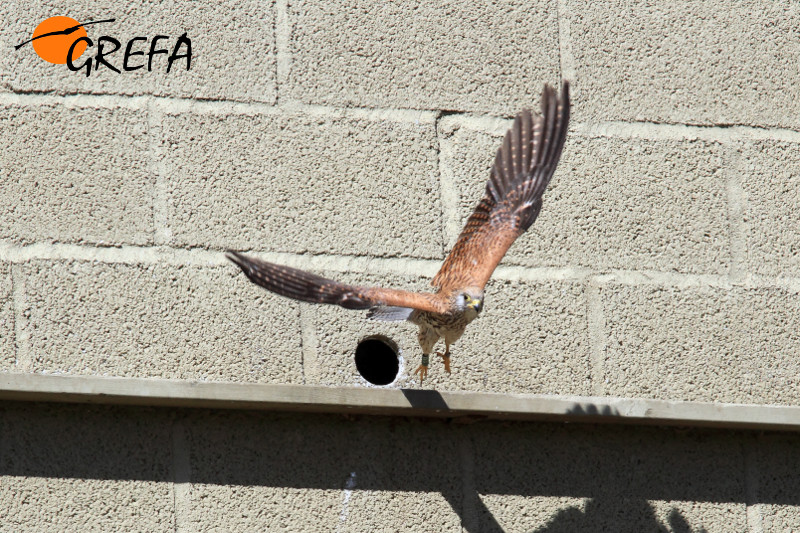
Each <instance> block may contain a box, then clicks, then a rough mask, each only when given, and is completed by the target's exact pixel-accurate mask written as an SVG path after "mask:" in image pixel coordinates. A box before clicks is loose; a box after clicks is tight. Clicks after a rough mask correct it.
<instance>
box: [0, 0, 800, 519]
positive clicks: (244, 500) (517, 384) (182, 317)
mask: <svg viewBox="0 0 800 533" xmlns="http://www.w3.org/2000/svg"><path fill="white" fill-rule="evenodd" d="M54 15H68V16H71V17H72V18H75V19H77V20H79V21H90V20H98V19H103V18H115V19H116V20H115V21H114V22H113V23H107V24H101V25H97V26H89V27H87V32H88V34H89V36H90V37H91V38H93V39H95V40H97V39H98V38H99V36H101V35H110V36H114V37H115V38H117V39H118V40H119V41H120V42H121V43H122V47H123V49H124V47H125V45H126V44H127V42H128V41H129V39H131V38H132V37H135V36H146V37H147V39H148V40H147V41H146V42H145V43H144V44H142V43H141V42H140V44H139V45H138V46H139V47H140V49H143V50H147V48H148V47H149V43H150V40H152V37H153V36H155V35H156V34H162V35H166V36H169V40H167V41H164V42H163V43H164V44H165V47H166V48H168V49H169V48H171V46H172V44H173V43H174V42H175V39H176V38H177V37H178V36H179V35H180V34H181V33H183V32H186V33H187V35H188V36H190V37H191V39H192V46H193V61H192V68H191V70H190V71H188V72H187V71H185V70H184V68H182V67H183V65H182V64H181V63H180V62H179V63H177V65H178V68H177V69H176V68H175V67H173V70H172V71H171V72H170V73H166V72H165V65H166V56H165V55H157V56H155V57H154V65H153V70H152V71H148V69H146V68H143V69H139V70H137V71H134V72H122V73H120V74H117V73H115V72H112V71H110V70H108V69H104V68H103V67H101V68H100V70H97V71H96V72H92V74H91V75H90V76H89V77H86V76H85V75H84V74H83V73H82V72H70V71H69V70H68V69H67V68H66V67H65V66H63V65H52V64H49V63H46V62H44V61H42V60H41V59H40V58H39V57H38V56H37V55H36V54H35V53H34V51H33V49H32V47H31V45H30V44H28V45H26V46H24V47H22V48H21V49H20V50H14V45H16V44H18V43H20V42H22V41H25V40H27V39H29V38H30V36H31V33H32V31H33V29H34V28H35V27H36V25H37V24H38V23H39V22H41V21H42V20H44V19H45V18H47V17H49V16H54ZM0 28H3V29H2V31H1V32H0V46H2V48H3V50H5V51H6V53H4V54H3V57H2V59H0V371H2V372H12V373H13V372H40V373H61V374H93V375H109V376H138V377H151V378H173V379H189V380H232V381H250V382H270V383H306V384H313V385H345V386H348V385H349V386H365V385H367V383H366V382H365V381H364V379H363V378H361V377H360V376H359V374H358V372H357V371H356V369H355V366H354V362H353V352H354V349H355V346H356V344H357V343H358V341H359V340H360V339H362V338H364V337H365V336H368V335H374V334H383V335H386V336H389V337H390V338H392V339H394V340H395V341H396V342H397V343H398V345H399V347H400V349H401V358H402V360H401V374H400V376H399V377H398V379H397V380H396V381H395V382H394V383H393V384H392V385H390V386H393V387H401V386H403V387H414V386H417V385H416V384H415V381H414V380H413V376H412V371H413V368H415V367H416V365H417V364H418V358H419V351H418V347H417V345H416V340H415V333H414V331H413V330H412V328H411V327H409V326H407V325H404V324H399V325H395V324H380V323H373V322H367V321H365V320H363V318H362V317H361V316H359V313H354V312H348V311H345V310H342V309H338V308H337V309H332V308H325V309H320V308H316V307H313V306H308V305H305V304H297V303H294V302H290V301H287V300H285V299H281V298H278V297H275V296H273V295H270V294H267V293H266V292H264V291H262V290H260V289H258V288H257V287H255V286H253V285H251V284H249V283H247V282H246V280H244V278H243V276H241V275H240V274H238V272H237V270H236V269H235V267H233V266H232V265H230V264H228V263H227V262H226V261H225V260H224V259H223V257H222V253H221V252H222V251H223V250H224V249H225V248H228V247H231V248H235V249H240V250H249V251H252V252H253V253H257V254H260V255H261V256H262V257H265V258H268V259H272V260H275V261H279V262H283V263H286V264H289V265H292V266H296V267H301V268H307V269H310V270H313V271H316V272H319V273H322V274H324V275H326V276H329V277H338V278H341V279H343V280H347V281H353V282H360V283H383V282H389V283H391V284H393V285H395V286H400V287H407V288H417V289H422V288H424V287H425V285H426V283H427V279H429V278H430V277H431V276H432V275H433V274H434V273H435V272H436V270H437V267H438V264H439V262H440V261H441V259H442V258H443V257H444V255H445V254H446V252H447V251H448V250H449V248H450V246H452V244H453V243H454V242H455V239H456V237H457V235H458V232H459V230H460V227H461V224H462V223H463V221H464V220H465V218H466V217H467V216H468V215H469V212H470V210H471V208H472V207H473V205H474V204H475V203H476V202H477V200H478V197H479V196H480V194H481V192H482V189H483V186H484V182H485V180H486V178H487V177H488V168H489V165H490V163H491V161H492V158H493V155H494V151H495V150H496V148H497V146H498V145H499V143H500V139H501V136H502V135H503V133H504V132H505V129H506V128H507V127H508V126H509V124H510V121H509V120H508V119H509V118H510V117H511V116H513V114H514V113H516V112H517V111H518V110H519V109H520V108H521V107H523V106H537V105H538V99H539V93H540V91H541V87H542V85H543V83H545V82H549V83H551V84H553V83H557V82H558V80H559V79H560V78H562V77H564V78H567V79H570V80H571V82H572V87H573V96H574V100H573V102H574V105H573V117H574V118H573V122H572V126H571V129H570V134H569V137H568V140H567V144H566V147H565V151H564V156H563V158H562V161H561V164H560V167H559V169H558V171H557V173H556V176H555V178H554V181H553V183H552V186H551V188H550V190H549V191H548V192H547V194H546V196H545V205H544V208H543V211H542V214H541V216H540V218H539V220H538V221H537V222H536V224H535V225H534V226H533V228H532V229H531V231H530V232H529V233H528V234H526V235H525V236H523V237H522V238H521V239H520V240H519V241H518V242H517V243H516V244H515V245H514V247H513V248H512V249H511V251H510V253H509V254H508V256H507V257H506V259H505V261H504V262H503V264H502V265H501V267H500V268H499V269H498V271H497V273H496V275H495V279H494V280H493V281H492V282H491V284H490V285H489V287H488V294H487V306H486V310H485V313H484V315H483V316H482V317H481V318H480V319H478V320H477V321H476V322H474V323H473V324H472V325H471V326H470V328H469V329H468V330H467V333H466V334H465V336H464V337H463V338H462V340H461V341H459V343H457V344H456V345H455V347H454V358H453V368H454V372H453V374H452V375H449V376H448V375H446V374H444V372H442V368H441V366H439V365H435V366H434V367H433V368H432V372H431V374H430V378H431V379H430V381H429V382H427V383H426V385H427V386H431V387H436V388H439V389H449V390H476V391H496V392H529V393H548V394H595V395H613V396H630V397H648V398H662V399H674V400H703V401H712V402H715V401H716V402H749V403H777V404H792V405H797V404H800V385H799V383H800V378H798V376H800V364H798V362H797V355H798V352H800V333H798V331H800V224H797V213H798V205H800V193H798V191H800V155H798V154H800V121H799V120H798V116H800V92H798V89H797V87H798V86H800V68H798V66H797V57H798V56H800V4H798V3H797V2H794V1H790V0H783V1H776V2H767V1H765V0H760V1H749V2H739V1H736V2H734V1H728V0H716V1H714V2H695V1H688V0H687V1H678V2H676V1H672V2H666V1H661V2H655V3H654V2H641V1H633V2H621V1H615V0H608V1H603V2H593V3H590V4H587V3H585V2H575V1H573V0H538V1H535V2H498V3H494V2H483V1H481V2H476V1H474V0H470V1H457V2H448V3H442V4H437V5H435V6H433V5H417V4H416V3H414V2H370V1H363V2H361V1H354V2H336V1H328V2H305V1H298V2H295V1H286V0H278V1H277V2H275V3H271V2H256V1H243V2H240V1H232V0H225V1H221V2H211V3H209V2H206V3H203V2H200V3H197V2H188V1H177V2H155V3H154V2H144V1H141V2H138V1H127V2H123V3H119V2H101V3H98V2H84V1H81V0H65V1H59V2H56V1H48V2H15V1H12V2H3V3H2V4H0ZM94 52H95V49H94V48H90V49H89V51H88V52H86V56H88V55H90V54H93V53H94ZM111 57H112V58H113V59H112V62H113V63H114V64H116V65H117V66H119V65H120V64H121V63H122V51H119V52H117V55H115V56H111ZM141 57H142V56H139V58H137V60H136V61H137V62H139V61H142V59H141ZM144 57H145V59H144V61H146V56H144ZM84 413H85V408H79V407H74V408H72V407H70V408H50V407H44V406H40V407H26V406H13V407H9V408H8V409H5V410H3V418H2V420H0V428H2V433H0V474H2V475H3V476H4V477H3V478H2V480H3V481H2V483H0V500H2V506H0V508H2V509H4V510H3V511H0V530H3V531H21V530H31V531H34V530H36V531H38V530H46V529H52V530H65V529H71V530H76V531H89V530H97V531H104V530H105V531H107V530H113V529H124V530H142V531H156V530H160V529H168V530H171V531H172V530H175V529H177V530H179V531H204V530H221V529H231V528H232V529H236V530H241V531H249V530H263V529H265V528H266V529H273V530H280V529H293V530H303V531H312V530H319V531H331V530H334V529H337V528H339V529H340V530H352V531H367V530H380V529H381V528H383V529H386V530H392V531H394V530H399V529H403V528H405V529H407V530H409V531H424V530H431V531H458V530H459V528H463V530H465V531H470V532H472V531H494V530H500V529H506V530H513V531H595V530H597V529H601V527H606V528H609V529H613V530H620V531H621V530H625V528H628V529H629V530H631V531H642V530H657V529H658V528H662V529H661V530H664V531H688V530H693V531H700V530H706V531H752V532H762V531H788V530H793V529H798V528H800V507H798V505H800V501H798V497H797V494H800V490H798V489H800V487H798V486H797V481H796V479H797V478H796V477H791V476H789V475H788V474H787V472H792V471H795V472H796V468H793V467H787V466H786V465H787V462H788V464H790V465H794V466H795V467H797V466H798V465H797V464H796V463H797V460H796V458H794V457H796V453H795V454H793V453H792V452H791V450H792V447H793V446H795V449H796V445H797V442H796V439H793V438H792V437H779V436H775V437H772V436H769V437H754V436H750V435H745V434H727V433H722V432H706V433H698V434H694V433H690V434H688V435H687V434H682V433H678V432H674V431H661V430H641V429H635V428H629V429H625V430H624V431H621V432H620V431H617V430H604V429H597V430H596V429H592V428H588V427H583V428H563V427H557V426H548V425H524V424H518V425H510V426H507V427H506V426H500V425H498V426H496V427H494V426H493V427H491V428H490V427H488V426H476V427H475V428H474V429H471V428H450V427H447V426H439V425H436V424H434V423H430V424H428V423H421V424H419V425H415V424H412V423H408V422H404V421H386V420H381V419H369V418H367V419H362V420H359V421H357V422H353V423H352V424H350V423H348V422H345V421H341V420H338V419H335V418H331V417H327V418H326V417H320V418H314V417H311V418H309V419H306V418H304V417H294V418H292V417H289V418H281V417H269V416H263V417H262V416H255V415H252V416H251V415H248V414H235V415H233V418H232V420H234V422H231V421H230V420H227V419H226V418H227V417H229V416H231V415H230V414H228V413H226V414H217V413H208V412H201V411H198V412H196V413H192V414H186V413H177V412H172V413H171V412H166V411H148V410H140V411H136V410H97V411H91V413H90V414H88V415H86V416H84ZM65 417H66V418H65ZM176 421H177V422H176ZM34 422H36V423H34ZM176 424H177V425H176ZM348 424H350V425H348ZM76 428H77V429H76ZM76 431H80V432H81V433H80V434H79V433H75V432H76ZM83 434H88V435H91V436H92V437H93V438H94V439H96V440H98V441H104V442H105V445H103V446H98V447H97V448H92V447H88V448H87V447H86V446H85V443H84V441H82V440H81V437H82V435H83ZM71 435H73V436H71ZM326 435H328V436H329V437H330V439H328V437H326ZM398 436H402V437H403V439H399V438H398ZM498 438H502V439H503V440H504V442H507V443H508V444H507V445H506V444H504V445H503V446H500V447H498V446H497V445H496V442H495V441H496V439H498ZM65 439H66V441H65ZM70 439H71V440H70ZM405 439H407V440H405ZM493 439H494V440H493ZM328 440H330V442H328ZM62 443H64V446H63V448H62V447H60V445H61V444H62ZM326 446H327V447H326ZM110 450H111V451H110ZM170 450H171V452H170ZM298 450H308V451H307V452H304V451H298ZM354 450H355V451H354ZM167 452H170V453H167ZM117 453H118V454H119V456H117V455H114V454H117ZM222 457H224V458H227V459H226V460H225V461H223V460H222V459H221V458H222ZM311 457H314V458H320V457H323V458H324V459H323V460H322V464H321V465H319V466H314V467H313V468H304V467H299V468H294V467H293V466H290V465H295V464H300V465H303V464H306V465H308V464H310V463H307V461H308V458H311ZM376 457H377V458H378V459H377V460H375V458H376ZM120 458H124V460H122V461H120ZM373 460H375V462H374V463H373V462H372V461H373ZM120 462H121V463H122V464H119V463H120ZM275 465H279V466H277V467H275V468H273V467H274V466H275ZM540 467H541V468H543V469H544V471H542V470H541V469H540ZM351 474H352V476H351ZM602 479H610V481H609V482H608V484H607V485H605V484H603V483H601V481H600V480H602ZM59 502H61V503H59ZM64 502H66V503H64ZM134 502H135V503H134Z"/></svg>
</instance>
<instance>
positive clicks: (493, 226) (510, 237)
mask: <svg viewBox="0 0 800 533" xmlns="http://www.w3.org/2000/svg"><path fill="white" fill-rule="evenodd" d="M568 125H569V84H568V83H567V82H566V81H565V82H564V84H563V86H562V89H561V97H560V98H558V97H556V94H555V91H554V90H553V88H551V87H550V86H549V85H545V87H544V92H543V93H542V115H541V116H540V117H536V118H533V117H532V116H531V112H530V111H528V110H525V111H523V112H522V113H520V114H519V115H517V118H516V119H515V120H514V124H513V126H511V129H509V130H508V133H506V137H505V140H504V141H503V145H502V146H501V147H500V148H499V149H498V150H497V156H496V157H495V161H494V166H493V167H492V171H491V176H490V178H489V181H488V182H487V183H486V194H485V195H484V196H483V198H482V199H481V201H480V203H478V207H476V208H475V211H474V212H473V213H472V215H471V216H470V217H469V219H468V220H467V224H466V226H464V229H463V230H462V232H461V235H460V236H459V237H458V241H456V245H455V246H454V247H453V250H452V251H451V252H450V255H448V256H447V259H445V261H444V264H443V265H442V268H441V269H440V270H439V273H438V274H436V277H435V278H433V281H432V282H431V284H432V285H434V286H437V287H440V288H441V289H442V291H443V292H448V291H450V290H453V289H459V288H463V287H480V288H483V287H484V285H486V282H487V281H489V278H490V277H491V275H492V272H494V269H495V268H496V267H497V265H498V263H500V260H501V259H503V256H504V255H505V253H506V251H507V250H508V248H509V247H510V246H511V244H512V243H513V242H514V241H515V240H516V238H517V237H519V236H520V235H521V234H523V233H524V232H525V231H526V230H527V229H528V228H529V227H530V226H531V224H533V221H534V220H536V217H537V216H538V215H539V210H540V209H541V208H542V194H543V193H544V191H545V189H546V188H547V185H548V184H549V183H550V178H552V177H553V172H554V171H555V169H556V165H557V164H558V160H559V158H560V157H561V150H562V149H563V147H564V140H565V138H566V136H567V126H568Z"/></svg>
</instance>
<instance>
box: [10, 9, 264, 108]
mask: <svg viewBox="0 0 800 533" xmlns="http://www.w3.org/2000/svg"><path fill="white" fill-rule="evenodd" d="M54 14H58V15H62V16H69V17H72V18H73V19H75V20H77V21H78V22H81V23H84V22H89V21H97V20H103V19H109V18H113V19H115V21H114V22H111V23H103V24H97V25H91V26H85V30H86V33H87V35H88V37H89V38H90V39H92V41H93V43H94V44H93V46H92V47H89V48H87V50H86V51H85V52H84V53H83V55H82V56H81V57H80V58H79V59H77V60H76V64H77V65H83V64H84V63H85V61H86V60H87V59H88V58H89V57H95V56H96V55H97V50H98V41H99V39H100V37H102V36H109V37H113V38H115V39H117V40H118V41H119V42H120V43H121V46H120V48H119V50H118V51H116V52H114V53H113V54H110V55H109V56H108V61H109V63H111V64H112V65H113V66H115V67H116V68H117V69H118V70H120V71H121V72H120V73H117V72H114V71H112V70H110V69H108V68H106V67H105V66H102V65H101V66H100V67H99V68H98V69H96V66H95V64H92V71H91V74H90V75H89V76H88V77H87V76H86V71H85V70H81V71H78V72H73V71H71V70H69V69H68V68H67V65H54V64H51V63H48V62H45V61H44V60H42V59H41V58H39V56H38V55H36V53H35V52H34V50H33V48H32V46H31V45H30V44H27V45H25V46H24V47H22V48H21V49H20V50H16V51H15V50H10V51H9V53H8V65H7V66H6V70H7V80H6V81H5V83H7V84H8V85H9V86H10V87H11V88H12V89H13V90H15V91H19V92H29V91H33V92H54V93H57V94H70V93H94V94H98V93H100V94H109V93H112V94H124V95H138V94H155V95H161V96H178V97H187V98H210V99H231V100H245V101H259V102H267V103H274V102H275V99H276V64H277V62H276V58H275V53H276V52H275V50H276V49H275V34H274V28H275V5H274V2H271V1H270V2H248V3H247V4H242V3H241V2H236V1H233V0H225V1H222V2H199V3H198V2H191V1H188V0H177V1H173V2H146V1H143V0H135V1H133V2H128V3H126V4H125V6H124V7H122V6H120V5H119V4H116V3H108V2H104V3H103V4H98V3H97V2H86V1H84V0H68V1H67V2H64V3H61V4H59V6H58V9H57V10H56V11H55V12H54V10H53V8H52V6H49V5H47V4H45V3H39V2H30V3H13V4H10V3H8V2H5V3H4V4H3V5H2V6H0V20H2V21H4V22H5V24H6V25H5V26H4V27H6V29H7V35H8V37H6V41H7V42H8V45H9V47H10V46H11V45H17V44H18V43H21V42H23V41H26V40H28V39H30V38H31V36H32V35H33V31H34V29H35V28H36V26H37V25H38V24H39V23H40V22H41V21H43V20H44V19H46V18H48V17H51V16H53V15H54ZM183 33H186V36H187V37H188V38H189V39H190V40H191V47H192V61H191V68H190V70H188V71H187V70H186V60H184V59H179V60H177V61H176V62H175V63H174V64H173V65H172V68H171V69H170V72H167V71H166V69H167V66H168V54H171V53H172V52H173V50H174V48H175V45H176V44H177V42H178V38H179V37H180V36H181V35H182V34H183ZM156 35H165V36H167V37H168V39H166V40H158V41H157V42H156V48H157V49H162V50H166V51H167V52H168V54H157V55H154V56H153V58H152V70H151V71H148V52H149V50H150V48H151V46H152V44H153V38H154V37H155V36H156ZM133 37H145V38H146V41H136V42H135V43H134V45H133V48H132V51H134V52H136V51H138V52H144V55H138V56H132V57H131V59H130V61H129V66H130V67H136V66H139V65H142V68H140V69H138V70H134V71H125V70H123V59H124V52H125V49H126V47H127V46H128V43H129V41H130V40H131V39H132V38H133ZM12 41H13V42H12ZM106 48H107V49H110V48H112V45H110V44H109V45H106ZM185 52H186V48H185V47H182V52H181V53H185Z"/></svg>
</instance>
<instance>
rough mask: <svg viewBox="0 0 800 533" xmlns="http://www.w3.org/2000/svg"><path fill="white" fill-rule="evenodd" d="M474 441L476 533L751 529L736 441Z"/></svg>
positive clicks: (536, 437)
mask: <svg viewBox="0 0 800 533" xmlns="http://www.w3.org/2000/svg"><path fill="white" fill-rule="evenodd" d="M471 434H472V438H473V442H474V444H473V446H474V452H473V454H474V466H473V471H474V472H475V474H474V478H475V479H474V485H475V488H474V490H475V492H476V493H477V494H476V496H475V499H474V504H473V505H474V508H475V509H476V511H477V514H478V517H477V519H478V521H479V524H480V527H479V528H476V529H479V530H480V531H484V532H501V531H507V532H528V531H626V532H627V531H631V532H635V531H745V530H746V529H747V518H746V506H745V504H744V501H743V500H742V498H743V494H744V483H745V480H744V473H743V470H742V467H741V465H742V463H743V458H742V451H741V450H742V449H741V442H740V440H739V439H737V438H736V437H733V436H731V435H722V434H713V433H703V432H688V433H687V432H682V433H679V432H675V431H672V430H666V429H658V430H652V429H644V428H625V427H613V428H611V427H598V428H591V427H588V426H585V425H578V426H557V425H537V424H525V425H523V424H505V425H500V424H492V425H491V426H490V427H487V425H485V424H481V425H475V426H472V428H471ZM468 490H469V489H467V491H468ZM467 491H465V492H467ZM467 505H469V503H468V504H467ZM676 525H678V526H686V527H682V528H680V527H675V526H676ZM664 526H672V527H664Z"/></svg>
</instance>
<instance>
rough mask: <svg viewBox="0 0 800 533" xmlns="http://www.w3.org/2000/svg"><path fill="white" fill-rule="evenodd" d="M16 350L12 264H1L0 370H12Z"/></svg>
mask: <svg viewBox="0 0 800 533" xmlns="http://www.w3.org/2000/svg"><path fill="white" fill-rule="evenodd" d="M16 350H17V349H16V345H15V335H14V298H13V296H12V294H11V264H10V263H2V262H0V369H2V370H8V369H10V368H11V366H12V365H13V364H14V361H15V359H16V356H17V354H16Z"/></svg>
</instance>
